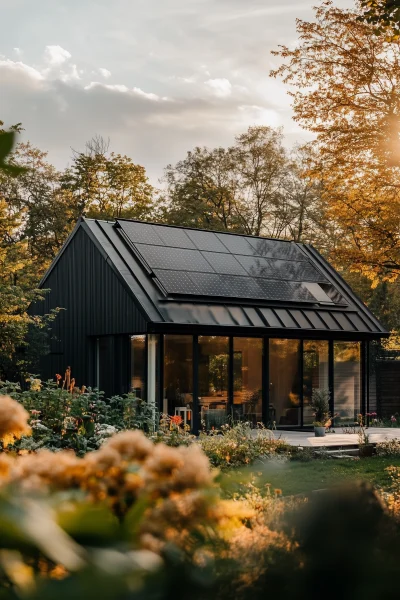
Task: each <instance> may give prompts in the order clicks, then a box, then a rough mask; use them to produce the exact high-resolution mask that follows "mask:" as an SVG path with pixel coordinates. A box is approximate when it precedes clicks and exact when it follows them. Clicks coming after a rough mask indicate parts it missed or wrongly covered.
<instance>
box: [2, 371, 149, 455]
mask: <svg viewBox="0 0 400 600" xmlns="http://www.w3.org/2000/svg"><path fill="white" fill-rule="evenodd" d="M2 394H3V395H9V396H11V397H12V398H14V399H15V400H17V401H18V402H20V403H21V404H22V406H23V407H24V408H25V409H26V410H27V411H28V412H29V413H30V415H31V420H30V425H31V427H32V431H33V435H32V437H31V438H26V437H25V438H22V439H21V440H20V441H19V442H17V443H16V445H15V448H17V449H20V450H38V449H40V448H48V449H50V450H59V449H61V448H63V449H67V448H69V449H72V450H74V451H75V452H76V453H77V454H79V455H83V454H85V453H86V452H87V451H89V450H95V449H97V448H99V447H100V446H101V444H102V443H103V442H104V440H106V439H107V438H109V437H110V436H111V435H113V434H115V433H116V432H117V431H121V430H126V429H141V430H143V431H146V432H148V433H151V432H153V431H154V425H155V421H156V420H157V414H156V413H155V411H154V410H153V409H152V408H151V407H150V406H149V405H148V404H147V403H146V402H144V401H143V400H141V399H140V398H136V397H135V396H134V394H127V395H126V396H123V397H122V396H113V397H112V398H110V399H109V400H105V399H104V394H103V393H102V392H99V391H98V390H93V389H91V388H84V387H83V388H82V389H81V390H79V389H77V388H75V390H73V391H72V392H71V391H67V390H66V389H64V388H63V387H61V385H58V383H57V382H53V381H47V382H42V381H41V380H40V379H35V378H34V377H31V378H30V389H29V390H22V389H21V387H20V385H19V384H13V383H10V382H9V381H6V382H1V381H0V396H1V395H2Z"/></svg>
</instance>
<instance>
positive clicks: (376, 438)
mask: <svg viewBox="0 0 400 600" xmlns="http://www.w3.org/2000/svg"><path fill="white" fill-rule="evenodd" d="M366 433H367V434H368V436H369V441H370V442H371V443H372V444H376V443H377V442H384V441H385V440H392V439H394V438H396V439H398V440H400V427H369V428H368V429H366ZM273 434H274V437H275V438H276V439H282V440H285V441H286V442H287V443H288V444H290V445H291V446H302V447H310V448H323V447H326V448H328V447H336V448H341V447H346V446H357V445H358V434H357V433H344V432H343V429H342V428H341V427H337V428H336V429H335V433H327V434H326V436H325V437H315V436H314V432H313V431H279V430H277V431H274V432H273Z"/></svg>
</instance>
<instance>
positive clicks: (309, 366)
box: [35, 218, 388, 431]
mask: <svg viewBox="0 0 400 600" xmlns="http://www.w3.org/2000/svg"><path fill="white" fill-rule="evenodd" d="M40 287H41V288H45V289H50V292H49V293H48V295H47V296H46V299H45V301H44V302H42V303H40V304H37V305H36V306H35V311H36V313H37V314H44V313H46V312H48V311H49V310H50V309H51V308H54V307H63V308H64V309H65V310H63V311H61V313H60V315H59V317H58V318H57V319H56V321H55V322H54V324H53V331H52V340H51V353H50V355H49V356H47V357H46V359H45V361H44V364H43V370H42V371H43V372H42V373H41V376H42V377H43V378H54V376H55V374H56V373H61V374H62V373H64V372H65V369H66V367H67V366H71V369H72V374H73V376H74V378H75V380H76V382H77V384H78V385H82V384H85V385H87V386H95V387H98V388H99V389H101V390H104V392H105V394H106V395H107V397H109V396H111V395H112V394H117V393H118V394H123V393H127V392H129V391H133V392H134V393H135V394H136V395H137V396H138V397H140V398H143V399H146V400H147V401H148V402H152V403H155V404H156V405H157V406H158V407H159V409H160V411H161V412H164V413H167V414H169V415H179V416H181V417H182V419H183V420H184V421H185V422H187V423H188V424H190V425H191V427H192V429H193V430H194V431H197V430H198V429H199V428H200V426H203V427H206V428H211V427H215V426H219V425H221V424H222V423H225V422H226V421H227V419H228V418H230V417H232V418H233V419H235V420H246V421H252V422H254V423H256V422H260V421H263V422H264V423H265V424H271V423H275V424H276V427H277V428H282V429H288V428H304V427H309V426H311V425H312V422H313V415H312V412H311V410H310V408H309V404H310V399H311V393H312V390H313V388H328V389H329V390H330V391H331V402H332V406H331V410H332V411H333V412H334V413H337V414H338V421H340V423H341V424H345V423H354V421H355V420H356V417H357V414H358V413H360V412H366V411H368V381H369V378H368V353H369V342H370V341H371V340H374V339H379V338H381V337H384V336H387V335H388V334H387V332H386V331H385V329H384V328H383V327H382V325H381V324H380V323H379V322H378V320H377V319H376V318H375V317H374V315H373V314H372V313H371V312H370V311H369V310H368V309H367V308H366V306H365V305H364V304H363V303H362V302H361V300H360V299H359V298H357V296H356V295H355V294H354V293H353V292H352V290H351V289H350V287H349V286H348V285H347V283H346V282H345V281H344V280H343V279H342V278H341V277H340V275H339V274H338V273H337V272H336V271H335V270H334V269H333V268H332V266H331V265H330V264H329V263H328V262H327V261H326V260H325V259H324V258H322V256H321V255H320V254H319V253H318V252H317V251H316V250H315V249H314V248H313V247H312V246H309V245H305V244H298V243H294V242H290V241H283V240H276V239H266V238H261V237H250V236H244V235H237V234H233V233H226V232H224V233H220V232H214V231H205V230H199V229H191V228H183V227H173V226H165V225H157V224H153V223H144V222H139V221H129V220H123V219H118V220H117V221H115V222H108V221H99V220H91V219H86V218H82V219H81V220H80V221H79V222H78V224H77V226H76V227H75V229H74V231H73V232H72V234H71V235H70V237H69V238H68V240H67V241H66V243H65V244H64V246H63V248H62V249H61V251H60V253H59V254H58V256H57V257H56V258H55V260H54V261H53V263H52V265H51V266H50V268H49V270H48V271H47V273H46V275H45V276H44V278H43V280H42V281H41V284H40Z"/></svg>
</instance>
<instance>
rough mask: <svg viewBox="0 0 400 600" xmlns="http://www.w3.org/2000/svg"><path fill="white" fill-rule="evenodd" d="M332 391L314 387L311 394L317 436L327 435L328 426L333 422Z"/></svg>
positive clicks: (311, 406)
mask: <svg viewBox="0 0 400 600" xmlns="http://www.w3.org/2000/svg"><path fill="white" fill-rule="evenodd" d="M329 399H330V392H329V390H326V389H313V391H312V395H311V402H310V408H311V410H312V412H313V413H314V417H315V420H314V423H313V425H314V433H315V437H325V432H326V428H327V427H328V425H329V424H330V422H331V414H330V412H329Z"/></svg>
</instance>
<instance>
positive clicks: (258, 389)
mask: <svg viewBox="0 0 400 600" xmlns="http://www.w3.org/2000/svg"><path fill="white" fill-rule="evenodd" d="M262 356H263V341H262V339H259V338H240V337H238V338H233V407H232V412H233V419H234V420H235V421H249V422H251V423H253V425H256V424H257V422H259V421H261V419H262Z"/></svg>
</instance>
